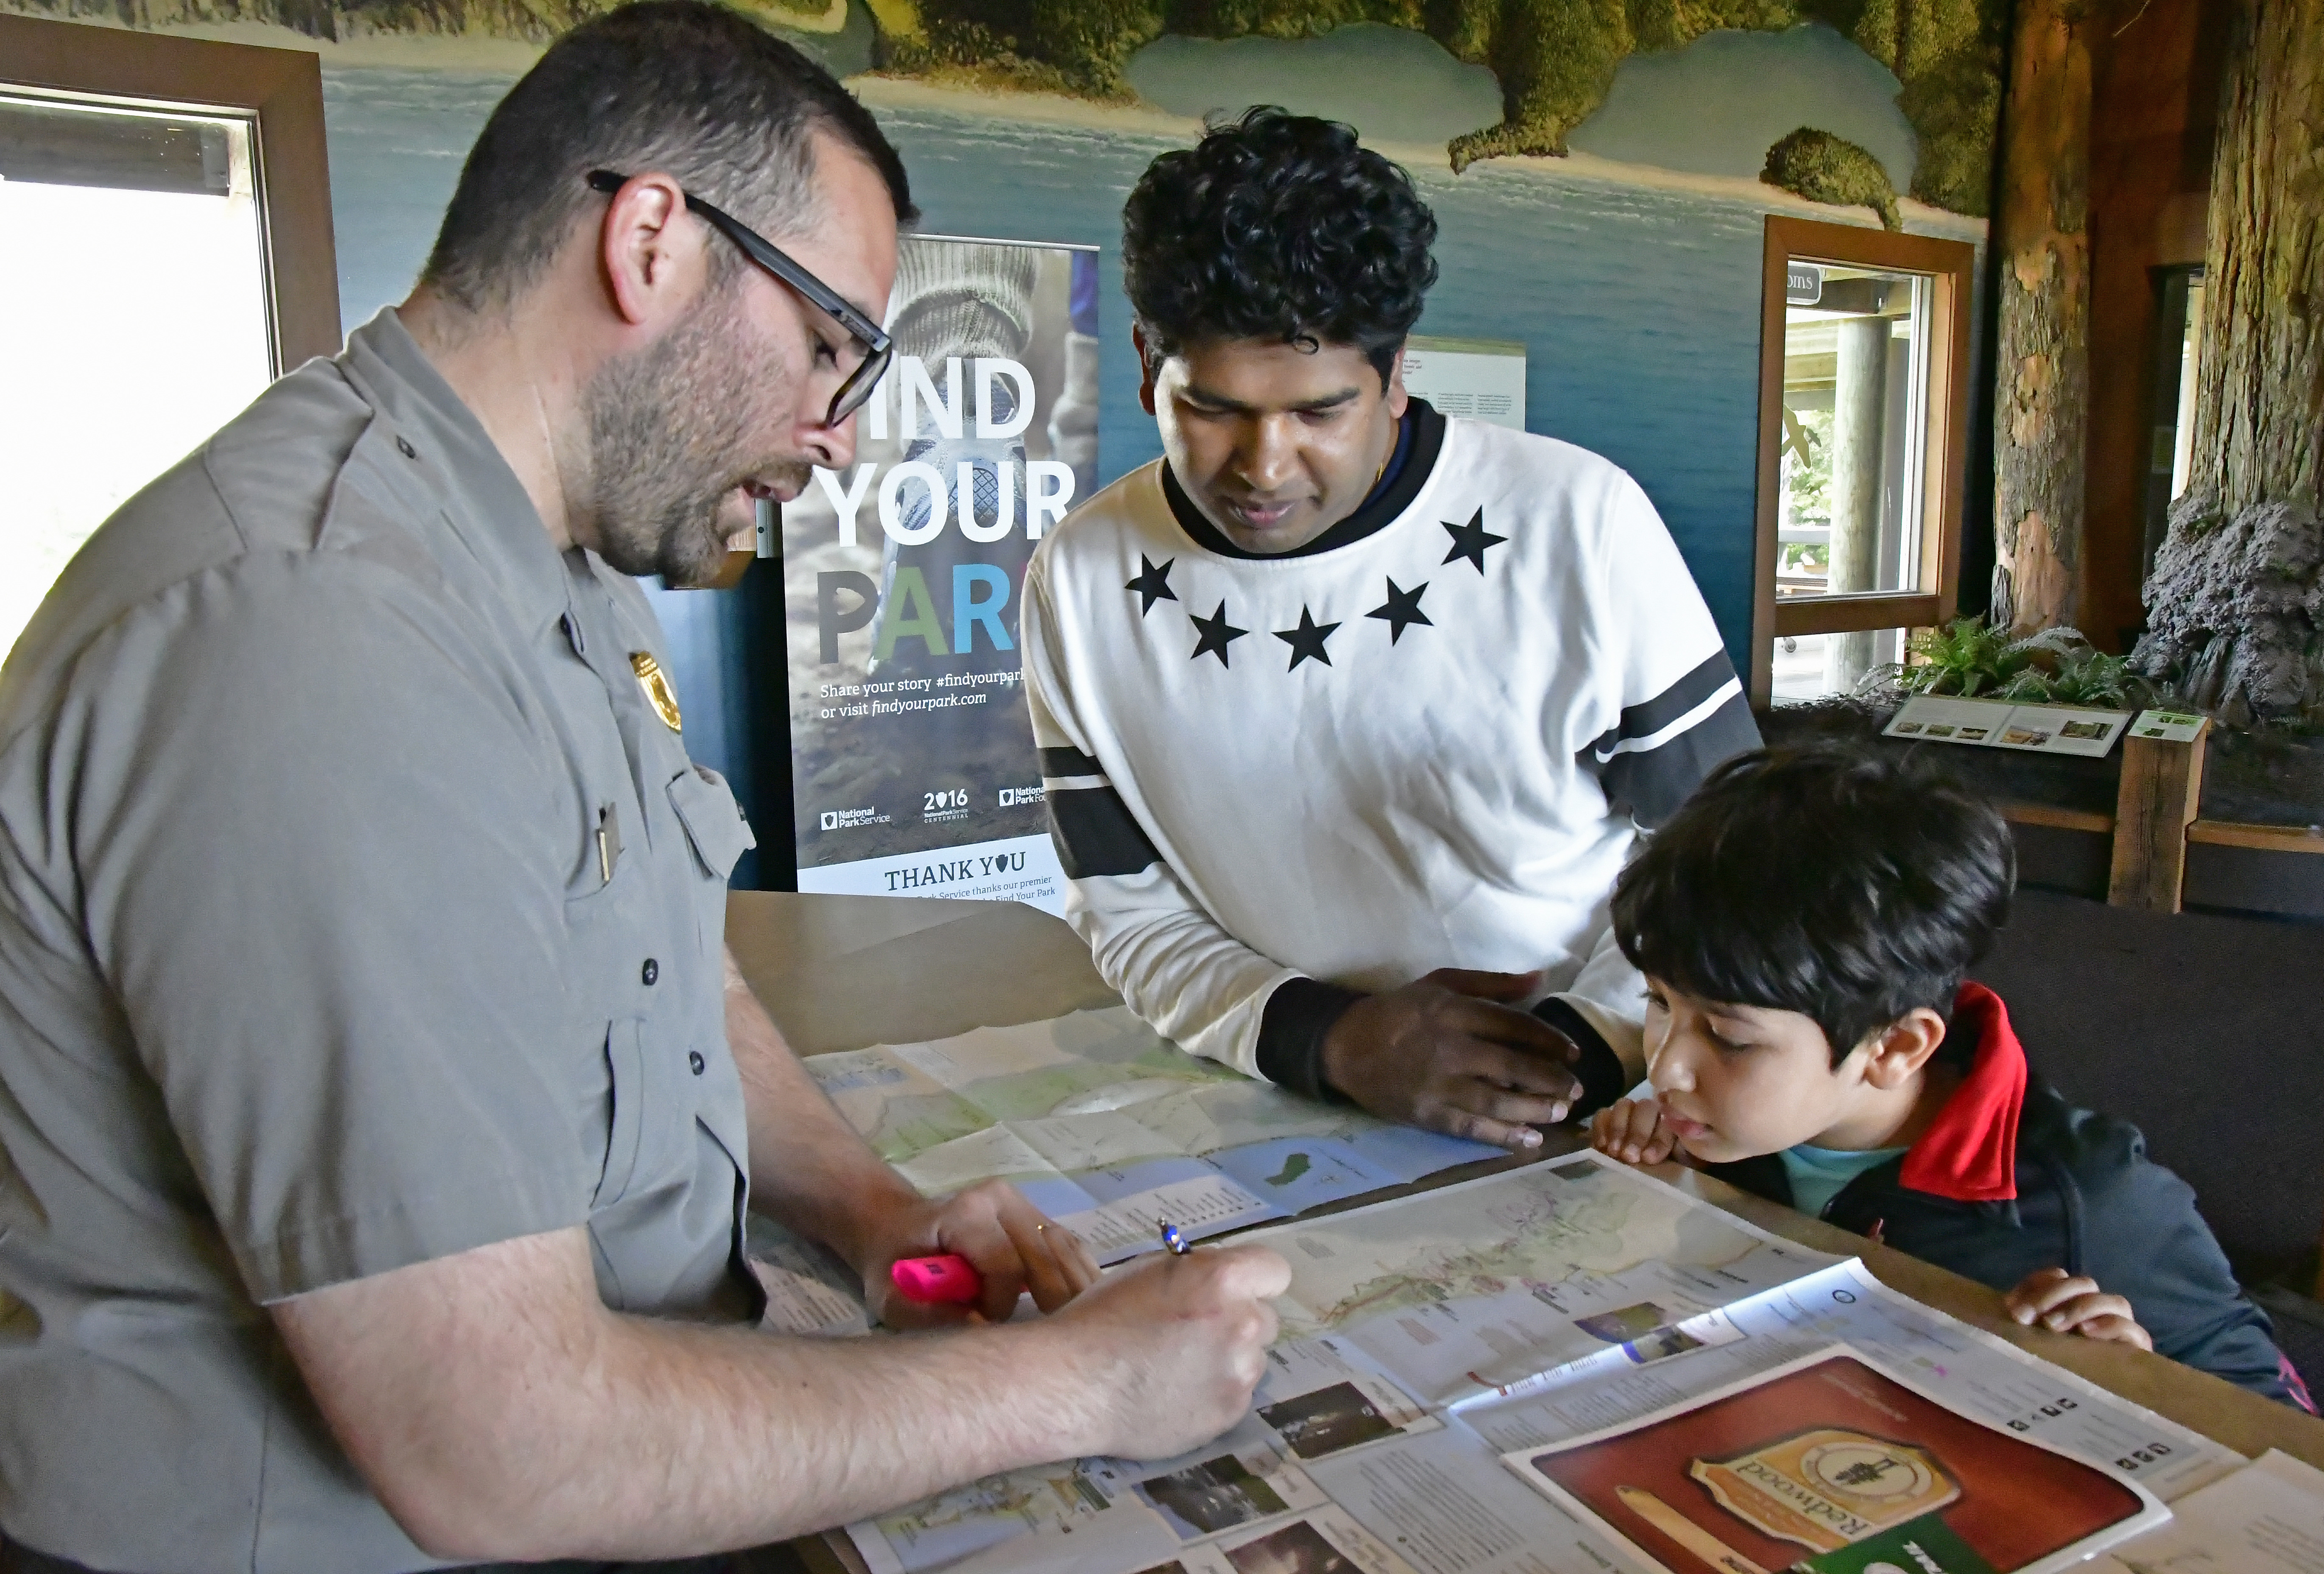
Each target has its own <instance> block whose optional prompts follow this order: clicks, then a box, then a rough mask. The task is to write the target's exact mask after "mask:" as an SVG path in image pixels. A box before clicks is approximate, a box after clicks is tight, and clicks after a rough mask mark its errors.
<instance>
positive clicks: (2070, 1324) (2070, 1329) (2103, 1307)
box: [2002, 1268, 2154, 1350]
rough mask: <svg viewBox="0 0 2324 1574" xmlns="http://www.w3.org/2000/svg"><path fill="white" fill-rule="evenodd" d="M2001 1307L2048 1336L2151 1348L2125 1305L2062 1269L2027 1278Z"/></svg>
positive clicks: (2091, 1282) (2094, 1282) (2044, 1270)
mask: <svg viewBox="0 0 2324 1574" xmlns="http://www.w3.org/2000/svg"><path fill="white" fill-rule="evenodd" d="M2002 1303H2003V1304H2004V1305H2005V1306H2006V1307H2008V1309H2009V1315H2010V1316H2011V1317H2012V1318H2013V1319H2015V1321H2017V1322H2018V1323H2020V1324H2022V1325H2023V1326H2024V1327H2026V1328H2033V1327H2034V1326H2035V1325H2037V1324H2038V1325H2040V1326H2041V1327H2043V1328H2046V1329H2048V1330H2050V1331H2051V1332H2052V1333H2078V1334H2080V1335H2081V1336H2082V1337H2083V1338H2084V1339H2107V1340H2110V1341H2112V1342H2113V1343H2116V1344H2126V1345H2136V1346H2137V1347H2138V1348H2140V1349H2143V1350H2151V1349H2153V1348H2154V1340H2153V1339H2152V1338H2151V1337H2149V1335H2148V1334H2147V1331H2146V1330H2144V1329H2143V1328H2141V1327H2139V1326H2138V1318H2137V1316H2136V1314H2135V1313H2134V1312H2132V1311H2131V1309H2130V1302H2127V1301H2126V1300H2124V1299H2123V1298H2122V1297H2121V1296H2119V1295H2108V1294H2107V1293H2105V1292H2103V1291H2101V1290H2100V1289H2099V1288H2098V1281H2097V1280H2095V1279H2089V1278H2083V1277H2080V1276H2077V1275H2069V1274H2068V1273H2067V1272H2066V1270H2065V1269H2063V1268H2038V1269H2036V1270H2034V1271H2033V1273H2030V1274H2028V1275H2025V1278H2024V1282H2023V1283H2022V1284H2019V1285H2018V1286H2017V1288H2016V1289H2015V1290H2012V1291H2011V1292H2010V1293H2008V1295H2006V1297H2004V1299H2003V1302H2002Z"/></svg>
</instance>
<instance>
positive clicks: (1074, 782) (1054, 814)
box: [1041, 749, 1162, 880]
mask: <svg viewBox="0 0 2324 1574" xmlns="http://www.w3.org/2000/svg"><path fill="white" fill-rule="evenodd" d="M1041 788H1042V796H1044V797H1045V798H1047V801H1048V805H1049V840H1050V841H1052V842H1056V847H1057V861H1058V863H1059V864H1061V865H1062V866H1064V869H1065V878H1066V879H1076V880H1077V879H1089V878H1090V877H1091V876H1093V875H1109V874H1115V875H1120V874H1137V873H1139V872H1140V871H1141V870H1148V869H1151V868H1153V867H1154V865H1156V864H1157V863H1159V862H1161V861H1162V855H1161V853H1159V852H1157V851H1155V847H1154V843H1153V842H1152V840H1151V839H1150V838H1148V836H1147V834H1146V830H1145V827H1144V826H1142V825H1140V824H1139V823H1138V817H1137V816H1136V815H1132V814H1131V813H1130V805H1128V804H1125V803H1123V802H1122V801H1121V795H1120V793H1118V792H1116V791H1114V790H1113V783H1112V781H1111V779H1110V778H1108V777H1107V776H1106V774H1105V768H1104V767H1103V766H1102V765H1100V764H1099V763H1098V762H1097V761H1096V759H1093V758H1092V757H1091V756H1089V755H1087V754H1084V753H1083V752H1082V751H1081V750H1078V749H1044V750H1041Z"/></svg>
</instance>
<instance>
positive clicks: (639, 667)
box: [630, 650, 679, 732]
mask: <svg viewBox="0 0 2324 1574" xmlns="http://www.w3.org/2000/svg"><path fill="white" fill-rule="evenodd" d="M630 670H631V671H632V672H634V673H636V674H637V675H638V686H639V687H640V688H641V689H643V690H645V691H646V702H647V703H648V704H650V705H652V706H653V708H654V714H655V715H657V716H659V717H660V718H661V724H662V725H663V726H665V727H668V728H669V730H670V731H671V732H678V731H679V728H678V691H677V690H676V689H674V688H672V687H670V686H669V674H668V673H666V672H664V671H663V670H662V669H661V663H660V662H659V661H656V660H655V659H654V658H653V652H652V651H650V650H632V651H631V652H630Z"/></svg>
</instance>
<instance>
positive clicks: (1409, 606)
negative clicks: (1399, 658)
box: [1364, 579, 1436, 645]
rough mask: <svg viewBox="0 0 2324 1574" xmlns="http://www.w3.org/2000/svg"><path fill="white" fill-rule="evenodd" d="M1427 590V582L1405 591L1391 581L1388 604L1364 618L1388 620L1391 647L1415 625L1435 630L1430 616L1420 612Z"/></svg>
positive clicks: (1375, 608)
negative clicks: (1421, 602)
mask: <svg viewBox="0 0 2324 1574" xmlns="http://www.w3.org/2000/svg"><path fill="white" fill-rule="evenodd" d="M1427 590H1428V584H1427V582H1426V581H1425V580H1424V581H1423V582H1421V583H1420V584H1416V585H1414V586H1413V587H1412V588H1411V589H1410V590H1404V589H1401V588H1399V587H1398V586H1397V583H1396V581H1395V580H1393V579H1391V580H1389V581H1388V604H1387V605H1386V606H1379V607H1374V608H1373V609H1372V610H1371V611H1369V612H1366V613H1365V614H1364V616H1366V617H1368V618H1386V619H1387V620H1388V643H1389V644H1391V645H1393V644H1395V643H1396V642H1397V640H1401V639H1403V638H1404V631H1406V629H1409V628H1410V627H1412V625H1413V624H1415V623H1419V624H1422V625H1423V626H1425V627H1427V628H1431V629H1433V628H1434V627H1435V626H1436V625H1435V624H1434V623H1432V622H1430V621H1428V614H1427V613H1426V612H1422V611H1421V610H1420V598H1421V597H1422V596H1423V595H1425V594H1427Z"/></svg>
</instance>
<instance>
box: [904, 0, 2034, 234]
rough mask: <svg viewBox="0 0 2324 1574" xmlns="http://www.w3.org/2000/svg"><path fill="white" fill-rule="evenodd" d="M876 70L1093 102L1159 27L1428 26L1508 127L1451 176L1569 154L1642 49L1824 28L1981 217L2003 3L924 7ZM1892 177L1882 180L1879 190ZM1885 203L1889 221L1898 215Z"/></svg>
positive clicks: (1121, 78)
mask: <svg viewBox="0 0 2324 1574" xmlns="http://www.w3.org/2000/svg"><path fill="white" fill-rule="evenodd" d="M909 3H910V0H883V5H882V14H883V26H882V37H883V45H884V47H883V52H882V54H881V61H882V63H883V65H884V66H885V67H886V69H890V70H894V71H897V72H899V73H903V74H912V75H920V74H935V75H942V76H951V77H961V78H969V79H973V80H981V81H987V82H991V83H993V84H995V85H1003V84H1015V85H1022V86H1026V87H1046V88H1049V89H1051V90H1055V91H1064V92H1077V93H1084V94H1089V95H1091V96H1093V97H1127V96H1128V95H1129V92H1130V89H1129V87H1128V85H1127V81H1126V78H1125V74H1124V73H1125V72H1126V70H1127V68H1128V66H1129V62H1130V55H1131V54H1132V53H1134V52H1135V51H1137V50H1138V49H1139V47H1140V46H1141V45H1143V44H1145V43H1147V42H1148V41H1150V40H1152V39H1155V38H1158V37H1160V36H1161V35H1162V34H1164V33H1176V34H1180V35H1183V36H1186V37H1193V38H1241V37H1250V36H1258V37H1265V38H1305V37H1312V36H1314V35H1316V34H1320V33H1324V32H1330V31H1331V30H1332V29H1333V28H1335V27H1340V26H1343V25H1345V24H1347V23H1354V22H1376V23H1387V24H1388V25H1389V26H1393V27H1408V28H1412V29H1414V30H1415V31H1416V32H1425V33H1427V34H1428V35H1429V36H1430V37H1431V38H1434V39H1435V40H1436V41H1437V42H1439V43H1441V44H1443V46H1444V48H1445V49H1446V50H1447V51H1449V52H1450V53H1451V54H1452V55H1453V56H1454V58H1456V59H1458V60H1464V61H1467V62H1469V63H1470V64H1472V65H1481V66H1485V67H1487V68H1489V69H1491V70H1492V72H1493V74H1494V75H1495V76H1496V77H1497V78H1499V81H1500V85H1501V116H1502V117H1501V122H1500V124H1498V125H1493V126H1488V127H1486V128H1485V129H1483V130H1481V131H1475V132H1470V133H1465V134H1464V135H1462V136H1459V137H1456V138H1454V139H1453V140H1452V143H1451V145H1450V147H1449V148H1448V150H1447V151H1448V152H1449V153H1450V154H1451V156H1452V165H1453V168H1454V169H1456V170H1458V169H1463V168H1465V167H1467V166H1468V165H1469V164H1471V163H1473V162H1475V161H1477V160H1479V159H1489V158H1495V157H1499V156H1501V155H1504V154H1511V153H1531V154H1547V155H1551V156H1562V155H1563V153H1564V152H1565V151H1566V136H1567V134H1568V133H1570V132H1572V129H1573V128H1574V127H1575V126H1576V125H1578V124H1581V123H1582V121H1583V120H1585V119H1587V118H1588V117H1589V116H1590V115H1591V114H1592V113H1593V112H1594V111H1595V110H1596V109H1597V108H1598V106H1600V105H1601V104H1603V103H1604V102H1605V101H1606V95H1607V93H1608V91H1609V89H1610V88H1611V87H1613V83H1614V72H1615V70H1616V69H1617V68H1618V67H1619V66H1620V65H1621V63H1622V61H1623V60H1627V59H1628V58H1629V57H1630V56H1631V55H1633V54H1636V53H1638V52H1640V51H1651V50H1666V49H1677V48H1680V47H1682V46H1683V45H1685V44H1688V43H1691V42H1692V41H1694V40H1695V39H1697V38H1700V37H1701V36H1702V35H1703V34H1704V33H1706V32H1712V31H1714V30H1717V29H1720V28H1743V29H1748V30H1752V31H1755V32H1781V31H1783V30H1784V29H1786V28H1791V27H1796V26H1798V25H1800V24H1801V23H1806V22H1822V23H1828V24H1830V25H1831V26H1832V27H1834V28H1837V29H1838V30H1839V31H1840V32H1843V33H1846V34H1847V35H1848V36H1849V38H1850V39H1852V40H1853V41H1855V42H1856V43H1857V45H1858V47H1859V48H1861V49H1863V50H1864V51H1865V52H1866V53H1867V54H1869V55H1871V56H1872V57H1873V58H1874V59H1875V60H1879V61H1880V62H1881V63H1882V64H1883V65H1885V66H1886V67H1888V69H1890V70H1892V71H1894V72H1895V74H1896V77H1897V79H1898V81H1899V82H1900V83H1902V84H1903V88H1902V91H1901V92H1900V93H1899V94H1898V95H1897V103H1898V105H1899V106H1900V107H1902V108H1903V110H1904V115H1905V116H1906V118H1907V119H1909V120H1910V121H1911V122H1912V124H1913V127H1914V132H1915V133H1917V135H1918V138H1919V143H1920V157H1919V160H1918V163H1917V167H1916V169H1915V171H1914V179H1913V195H1914V196H1915V197H1917V198H1920V199H1922V200H1923V201H1924V202H1929V203H1932V204H1934V205H1936V206H1938V207H1945V208H1949V209H1950V210H1952V211H1953V212H1956V213H1966V214H1973V215H1979V216H1981V215H1983V214H1984V213H1985V211H1986V208H1987V202H1988V197H1989V189H1990V187H1991V184H1992V167H1993V143H1994V132H1995V126H1996V123H1997V118H1998V115H1999V113H2000V105H2001V49H2002V42H2003V39H2004V37H2005V34H2006V26H2007V0H1080V3H1078V4H1075V3H1073V0H918V14H919V16H920V17H921V18H922V19H923V24H924V26H925V28H926V30H927V36H928V38H929V40H930V41H931V42H930V45H929V47H927V48H926V49H919V48H915V47H914V46H911V45H909V44H906V43H903V42H900V41H892V40H893V36H894V35H893V34H891V33H890V32H889V31H888V29H887V28H886V26H885V25H884V14H885V13H886V12H887V11H890V10H893V9H895V8H897V7H898V6H899V5H905V4H909ZM1884 184H1885V182H1884ZM1894 208H1895V203H1894V199H1893V194H1892V197H1891V200H1890V202H1889V204H1888V208H1887V211H1888V213H1889V214H1890V215H1892V216H1893V213H1894Z"/></svg>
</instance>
